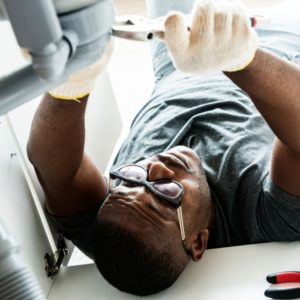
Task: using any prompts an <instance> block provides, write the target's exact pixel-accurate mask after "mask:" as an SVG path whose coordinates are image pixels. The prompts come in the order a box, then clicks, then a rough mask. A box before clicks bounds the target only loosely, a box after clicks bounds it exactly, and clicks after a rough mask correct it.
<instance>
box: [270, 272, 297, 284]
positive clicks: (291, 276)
mask: <svg viewBox="0 0 300 300" xmlns="http://www.w3.org/2000/svg"><path fill="white" fill-rule="evenodd" d="M267 281H268V282H270V283H288V282H300V272H298V271H288V272H280V273H273V274H269V275H268V276H267Z"/></svg>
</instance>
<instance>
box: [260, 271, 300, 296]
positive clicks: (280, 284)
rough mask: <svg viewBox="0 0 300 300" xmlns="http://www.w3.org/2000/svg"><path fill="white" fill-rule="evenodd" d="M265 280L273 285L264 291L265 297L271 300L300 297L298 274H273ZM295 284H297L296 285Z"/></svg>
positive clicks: (299, 274) (299, 273)
mask: <svg viewBox="0 0 300 300" xmlns="http://www.w3.org/2000/svg"><path fill="white" fill-rule="evenodd" d="M266 279H267V281H268V282H269V283H272V284H273V285H271V286H270V287H269V288H268V289H266V290H265V296H266V297H269V298H273V299H294V298H299V297H300V272H298V271H286V272H279V273H273V274H269V275H268V276H267V278H266ZM293 283H294V284H293ZM295 283H299V284H298V285H296V284H295Z"/></svg>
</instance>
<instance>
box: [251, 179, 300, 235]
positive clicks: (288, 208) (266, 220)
mask: <svg viewBox="0 0 300 300" xmlns="http://www.w3.org/2000/svg"><path fill="white" fill-rule="evenodd" d="M256 215H257V221H258V225H259V228H260V232H261V234H262V235H263V237H264V238H265V239H266V240H267V241H295V240H300V198H299V197H296V196H293V195H290V194H289V193H287V192H285V191H283V190H281V189H280V188H279V187H278V186H277V185H276V184H275V183H274V182H273V181H272V179H271V178H270V176H269V175H268V176H267V177H266V178H265V179H264V181H263V186H262V193H261V195H260V197H259V202H258V205H257V214H256Z"/></svg>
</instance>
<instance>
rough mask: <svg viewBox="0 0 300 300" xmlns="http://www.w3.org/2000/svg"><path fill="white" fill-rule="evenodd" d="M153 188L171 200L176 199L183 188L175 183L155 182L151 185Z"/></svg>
mask: <svg viewBox="0 0 300 300" xmlns="http://www.w3.org/2000/svg"><path fill="white" fill-rule="evenodd" d="M151 185H152V187H153V188H154V189H155V190H156V191H158V192H159V193H161V194H163V195H166V196H168V197H171V198H176V197H178V196H179V194H180V192H181V190H182V189H181V187H180V186H179V185H178V184H176V183H175V182H164V181H160V182H154V183H152V184H151Z"/></svg>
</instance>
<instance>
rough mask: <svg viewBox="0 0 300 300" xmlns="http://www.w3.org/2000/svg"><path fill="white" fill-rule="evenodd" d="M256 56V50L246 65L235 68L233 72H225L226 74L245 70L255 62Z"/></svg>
mask: <svg viewBox="0 0 300 300" xmlns="http://www.w3.org/2000/svg"><path fill="white" fill-rule="evenodd" d="M255 54H256V50H255V51H254V53H253V55H252V56H250V58H249V59H248V60H247V62H246V63H245V64H242V65H240V66H238V67H236V68H234V69H233V70H230V71H225V72H229V73H230V72H238V71H242V70H244V69H245V68H246V67H248V66H249V65H250V64H251V63H252V62H253V60H254V57H255Z"/></svg>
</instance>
